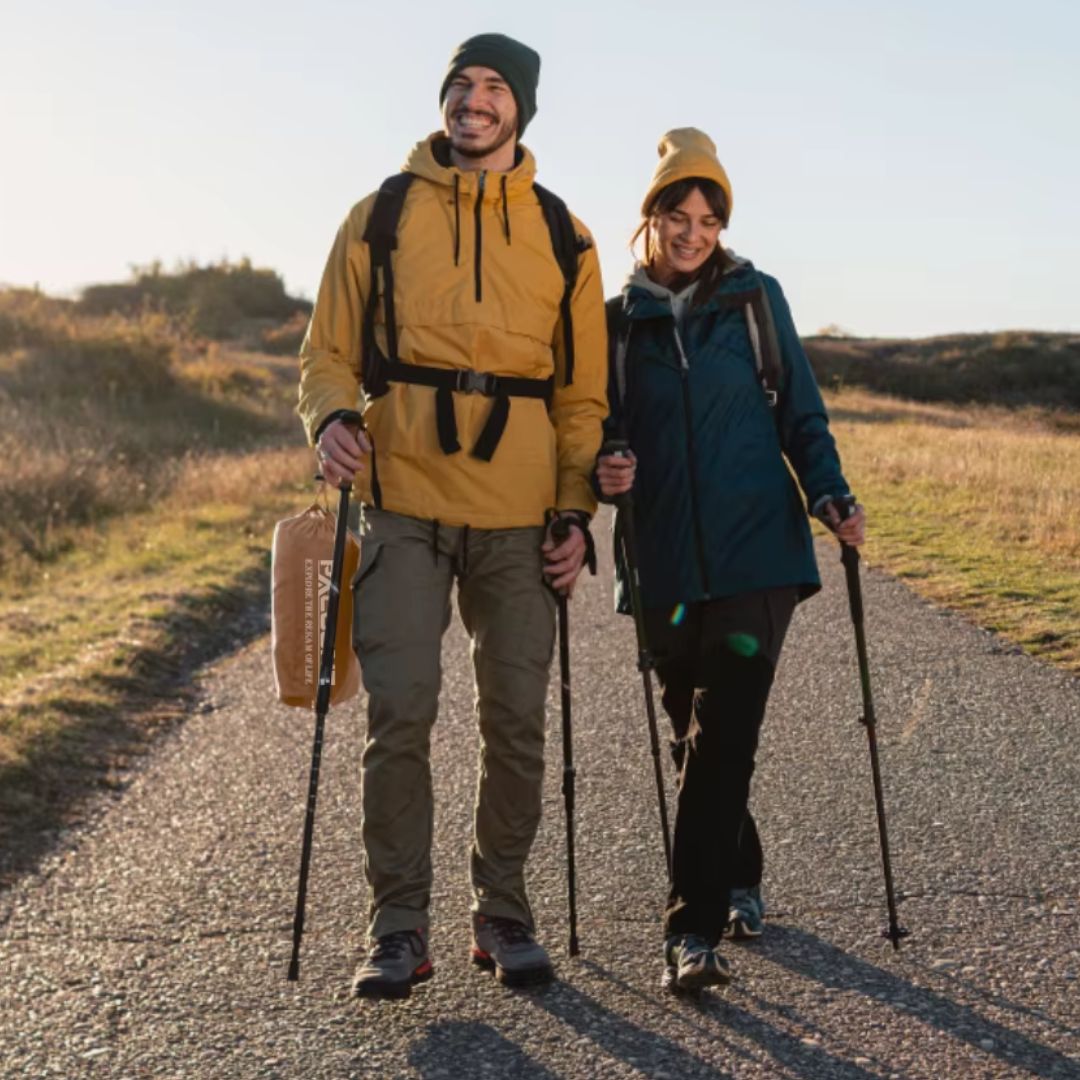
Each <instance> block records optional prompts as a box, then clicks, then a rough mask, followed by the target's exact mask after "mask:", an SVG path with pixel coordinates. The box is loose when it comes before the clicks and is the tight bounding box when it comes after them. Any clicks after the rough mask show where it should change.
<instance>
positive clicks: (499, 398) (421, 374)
mask: <svg viewBox="0 0 1080 1080" xmlns="http://www.w3.org/2000/svg"><path fill="white" fill-rule="evenodd" d="M377 368H378V370H379V373H380V375H381V376H382V378H383V379H385V380H386V382H388V383H392V382H402V383H412V384H413V385H414V386H431V387H434V389H435V426H436V429H437V431H438V435H439V446H440V448H441V449H442V452H443V453H444V454H456V453H457V452H458V451H459V450H460V449H461V443H460V442H459V441H458V430H457V418H456V417H455V415H454V394H455V393H459V394H483V395H484V396H485V397H490V398H493V399H494V400H493V402H492V406H491V412H490V413H489V415H488V418H487V422H486V423H485V424H484V428H483V430H482V431H481V432H480V436H479V438H477V440H476V445H475V446H473V448H472V451H471V453H472V456H473V457H475V458H479V459H480V460H481V461H490V460H491V458H492V456H493V455H494V453H495V448H496V447H497V446H498V445H499V440H500V439H501V438H502V434H503V432H504V431H505V430H506V424H507V421H508V420H509V418H510V399H511V398H512V397H528V398H539V399H541V400H542V401H545V402H547V403H548V404H550V403H551V394H552V388H553V386H554V382H555V380H554V377H551V378H547V379H521V378H512V377H510V376H504V375H491V374H487V373H484V372H481V371H473V370H471V369H469V368H436V367H426V366H424V365H423V364H406V363H404V362H403V361H401V360H390V359H387V358H386V357H380V358H379V361H378V364H377Z"/></svg>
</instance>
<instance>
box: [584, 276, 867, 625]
mask: <svg viewBox="0 0 1080 1080" xmlns="http://www.w3.org/2000/svg"><path fill="white" fill-rule="evenodd" d="M759 282H763V283H764V287H765V289H766V291H767V295H768V298H769V301H770V303H771V307H772V311H773V316H774V321H775V325H776V332H777V336H778V339H779V346H780V353H781V358H782V367H783V377H782V381H781V384H780V389H779V399H778V401H777V403H776V405H775V406H770V404H769V401H768V399H767V396H766V393H765V389H764V388H763V386H762V382H761V379H760V376H759V372H758V369H757V365H756V363H755V359H754V351H753V346H752V344H751V339H750V329H749V326H748V322H747V318H746V315H745V312H744V311H743V309H742V308H740V307H732V306H730V305H729V306H725V304H724V302H723V298H724V297H725V296H730V295H731V294H735V293H740V292H745V291H747V290H749V289H753V288H755V287H756V286H757V285H758V284H759ZM608 317H609V327H608V329H609V342H610V358H609V380H608V400H609V403H610V409H611V412H610V415H609V416H608V419H607V421H606V425H605V436H606V437H607V438H625V439H627V440H628V441H629V443H630V447H631V449H632V450H633V452H634V453H635V455H636V456H637V472H636V477H635V481H634V489H633V492H632V494H633V500H634V503H633V505H634V523H635V525H636V531H637V540H638V548H639V552H640V563H641V565H640V578H641V588H642V597H643V602H644V606H645V607H647V608H664V607H674V606H675V605H677V604H680V603H693V602H696V601H703V600H710V599H716V598H719V597H725V596H732V595H736V594H738V593H744V592H749V591H752V590H757V589H767V588H772V587H776V586H788V585H794V586H797V587H798V588H799V594H800V598H805V597H807V596H809V595H811V594H812V593H814V592H816V591H817V590H818V589H819V588H820V587H821V582H820V578H819V576H818V570H817V563H816V561H815V558H814V548H813V542H812V539H811V534H810V528H809V522H808V517H807V514H808V511H809V510H811V509H813V508H816V507H817V505H818V503H819V501H821V500H823V499H824V498H825V497H826V496H839V495H846V494H848V493H849V489H848V485H847V483H846V482H845V480H844V477H843V473H842V472H841V468H840V459H839V456H838V454H837V451H836V444H835V442H834V440H833V437H832V435H831V434H830V432H829V422H828V417H827V415H826V412H825V405H824V403H823V402H822V400H821V393H820V391H819V390H818V386H817V382H816V380H815V379H814V374H813V371H812V370H811V368H810V364H809V362H808V361H807V359H806V354H805V353H804V352H803V349H802V345H801V343H800V342H799V337H798V334H797V333H796V331H795V325H794V323H793V321H792V318H791V312H790V310H789V308H788V305H787V301H786V300H785V299H784V294H783V292H782V290H781V288H780V285H779V283H778V282H777V281H776V279H775V278H772V277H769V276H768V275H764V274H759V273H758V271H756V270H755V269H754V268H753V266H752V265H751V264H750V263H747V262H742V263H740V264H739V265H738V266H737V267H735V268H734V269H733V270H731V271H729V272H728V273H727V274H726V275H725V277H724V278H723V279H722V281H721V284H720V285H719V287H718V288H717V290H716V292H715V293H714V295H713V296H712V297H710V298H709V300H707V301H706V302H705V303H704V304H702V305H701V306H700V307H697V308H691V309H690V310H689V311H688V312H687V313H686V315H685V317H684V321H683V323H682V325H681V326H678V327H677V325H676V320H675V317H674V315H673V314H672V308H671V304H670V300H668V299H663V298H660V297H658V296H656V295H654V294H653V293H652V292H650V291H649V290H647V289H645V288H643V287H641V286H640V285H636V284H632V283H631V284H628V286H627V287H626V288H625V289H624V291H623V295H622V297H621V302H620V301H618V300H615V301H609V303H608ZM627 333H629V336H628V337H626V335H627ZM620 338H622V339H624V340H625V342H626V345H625V357H626V362H625V379H624V380H620V379H619V378H617V377H616V365H615V355H616V351H617V349H618V343H619V340H620ZM680 346H681V347H680ZM620 382H622V383H623V384H624V388H625V396H623V394H622V393H620ZM785 459H786V460H785ZM789 465H790V469H789V467H788V466H789ZM792 472H794V475H795V477H797V478H798V484H799V486H801V488H802V492H803V495H804V496H805V504H804V502H803V499H801V498H800V496H799V491H798V487H797V486H796V482H795V479H794V478H793V476H792ZM617 576H618V581H617V586H616V598H617V606H618V608H619V610H620V611H629V610H630V608H629V595H628V593H627V590H626V570H625V567H623V566H622V565H621V563H620V560H618V559H617Z"/></svg>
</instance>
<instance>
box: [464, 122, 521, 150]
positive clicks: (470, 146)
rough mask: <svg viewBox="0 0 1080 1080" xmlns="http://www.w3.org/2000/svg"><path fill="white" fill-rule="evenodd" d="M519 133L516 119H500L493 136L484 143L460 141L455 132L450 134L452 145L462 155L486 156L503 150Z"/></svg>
mask: <svg viewBox="0 0 1080 1080" xmlns="http://www.w3.org/2000/svg"><path fill="white" fill-rule="evenodd" d="M516 135H517V124H516V122H515V121H514V120H500V121H499V124H498V126H497V127H496V128H495V130H494V131H493V132H492V133H491V138H490V139H489V141H488V142H486V143H484V144H483V145H479V144H477V143H475V142H473V141H471V140H470V141H459V140H458V139H457V138H455V136H454V135H453V134H451V135H450V145H451V146H452V147H453V148H454V150H456V151H457V153H459V154H460V155H461V156H462V157H466V158H485V157H487V156H488V155H489V154H494V153H495V151H496V150H501V149H502V148H503V147H504V146H505V145H506V144H507V143H508V142H509V141H510V140H511V139H512V138H514V137H515V136H516Z"/></svg>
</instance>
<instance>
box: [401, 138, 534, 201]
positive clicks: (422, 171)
mask: <svg viewBox="0 0 1080 1080" xmlns="http://www.w3.org/2000/svg"><path fill="white" fill-rule="evenodd" d="M449 151H450V143H449V140H448V139H447V137H446V135H445V134H444V133H443V132H441V131H436V132H434V133H433V134H431V135H429V136H428V137H427V138H426V139H423V140H421V141H420V142H418V143H417V144H416V145H415V146H414V147H413V148H412V150H411V151H410V152H409V156H408V158H407V159H406V161H405V164H404V165H403V166H402V171H403V172H411V173H414V174H415V175H416V176H419V177H422V178H423V179H424V180H428V181H430V182H431V183H433V184H439V185H441V186H443V187H447V188H451V189H454V188H456V189H458V190H460V191H463V192H470V193H471V192H473V191H474V190H475V189H476V188H477V186H478V183H479V176H480V173H479V172H473V171H468V172H467V171H465V170H464V169H459V168H458V167H457V166H456V165H452V164H451V163H450V152H449ZM489 175H490V176H491V177H493V178H494V177H498V178H499V182H498V183H492V182H490V181H489V182H488V183H487V184H486V185H485V189H484V200H485V202H487V201H491V202H494V201H496V200H497V199H501V198H502V197H503V195H502V189H503V187H504V186H505V190H506V195H507V196H508V197H509V198H515V197H517V196H520V195H523V194H525V193H526V192H531V191H532V185H533V180H534V179H535V178H536V158H534V157H533V155H532V151H530V150H529V148H528V147H526V146H522V145H521V143H518V147H517V164H516V165H515V166H514V167H513V168H512V169H510V170H509V171H508V172H504V173H500V172H493V173H489Z"/></svg>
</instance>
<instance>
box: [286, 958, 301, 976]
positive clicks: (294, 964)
mask: <svg viewBox="0 0 1080 1080" xmlns="http://www.w3.org/2000/svg"><path fill="white" fill-rule="evenodd" d="M286 978H287V979H288V981H289V982H298V981H299V979H300V958H299V957H297V956H294V957H293V958H292V959H291V960H290V961H289V974H288V975H287V976H286Z"/></svg>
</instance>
